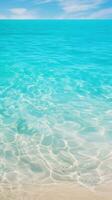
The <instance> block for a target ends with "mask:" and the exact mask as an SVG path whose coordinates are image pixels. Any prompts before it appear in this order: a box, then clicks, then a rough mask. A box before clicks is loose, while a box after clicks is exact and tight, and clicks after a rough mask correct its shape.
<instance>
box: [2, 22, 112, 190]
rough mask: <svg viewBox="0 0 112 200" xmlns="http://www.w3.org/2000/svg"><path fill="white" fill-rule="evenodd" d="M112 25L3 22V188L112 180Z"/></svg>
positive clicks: (110, 23)
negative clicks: (14, 185) (7, 185)
mask: <svg viewBox="0 0 112 200" xmlns="http://www.w3.org/2000/svg"><path fill="white" fill-rule="evenodd" d="M111 120H112V21H109V20H107V21H106V20H105V21H103V20H102V21H95V20H93V21H87V20H86V21H84V20H83V21H66V20H65V21H56V20H55V21H52V20H51V21H47V20H46V21H41V20H40V21H24V20H23V21H16V20H15V21H8V20H6V21H5V20H4V21H0V184H1V185H2V184H7V183H8V184H26V183H29V184H30V183H32V184H33V183H34V184H36V183H52V182H65V181H67V182H74V183H76V182H77V183H79V184H82V185H85V186H88V187H92V186H96V185H98V184H101V183H102V182H103V183H104V182H109V181H111V180H112V121H111Z"/></svg>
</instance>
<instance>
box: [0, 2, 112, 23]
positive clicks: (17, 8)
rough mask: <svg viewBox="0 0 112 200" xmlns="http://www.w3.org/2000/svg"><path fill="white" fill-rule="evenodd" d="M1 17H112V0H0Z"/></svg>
mask: <svg viewBox="0 0 112 200" xmlns="http://www.w3.org/2000/svg"><path fill="white" fill-rule="evenodd" d="M0 19H112V0H0Z"/></svg>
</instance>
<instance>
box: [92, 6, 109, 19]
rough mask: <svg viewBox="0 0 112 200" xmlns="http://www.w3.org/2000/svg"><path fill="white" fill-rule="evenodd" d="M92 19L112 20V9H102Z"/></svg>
mask: <svg viewBox="0 0 112 200" xmlns="http://www.w3.org/2000/svg"><path fill="white" fill-rule="evenodd" d="M89 18H90V19H104V18H105V19H106V18H112V8H107V9H102V10H100V11H97V12H94V13H93V14H91V15H90V16H89Z"/></svg>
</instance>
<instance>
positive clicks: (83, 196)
mask: <svg viewBox="0 0 112 200" xmlns="http://www.w3.org/2000/svg"><path fill="white" fill-rule="evenodd" d="M0 200H112V184H108V185H102V186H98V187H97V188H96V189H95V190H89V189H86V188H84V187H81V186H78V185H75V184H50V185H35V186H34V185H33V186H31V185H26V186H21V187H16V186H15V187H12V188H10V187H8V186H4V187H2V189H1V190H0Z"/></svg>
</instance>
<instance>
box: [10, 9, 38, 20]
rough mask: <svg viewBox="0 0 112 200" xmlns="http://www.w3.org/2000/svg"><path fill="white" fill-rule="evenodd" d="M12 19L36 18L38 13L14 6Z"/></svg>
mask: <svg viewBox="0 0 112 200" xmlns="http://www.w3.org/2000/svg"><path fill="white" fill-rule="evenodd" d="M9 18H10V19H35V18H37V16H36V14H35V13H33V12H32V11H29V10H28V9H26V8H12V9H10V16H9Z"/></svg>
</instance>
